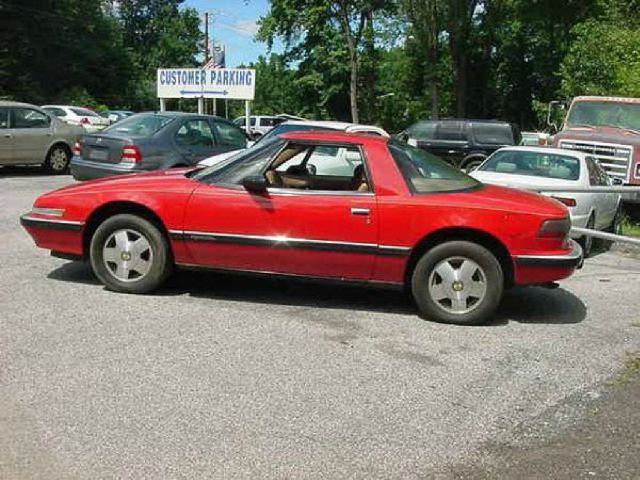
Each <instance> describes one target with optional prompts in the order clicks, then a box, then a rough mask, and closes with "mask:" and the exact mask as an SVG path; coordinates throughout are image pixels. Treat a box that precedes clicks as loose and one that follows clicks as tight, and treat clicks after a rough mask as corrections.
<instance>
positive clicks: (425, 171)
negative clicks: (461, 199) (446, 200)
mask: <svg viewBox="0 0 640 480" xmlns="http://www.w3.org/2000/svg"><path fill="white" fill-rule="evenodd" d="M389 152H390V153H391V156H392V157H393V159H394V160H395V161H396V164H397V165H398V169H399V170H400V172H401V173H402V176H403V177H404V179H405V181H406V182H407V185H408V187H409V189H410V190H411V191H412V192H413V193H418V194H420V193H439V192H453V191H458V190H466V189H469V188H475V187H479V186H480V185H482V184H481V183H480V182H478V181H477V180H475V179H473V178H471V177H470V176H469V175H467V174H466V173H463V172H461V171H460V170H458V169H457V168H454V167H452V166H451V165H449V164H448V163H445V162H443V161H442V160H440V159H439V158H438V157H436V156H435V155H431V154H430V153H427V152H425V151H424V150H422V149H419V148H415V147H412V146H410V145H407V144H406V143H401V142H396V141H390V142H389Z"/></svg>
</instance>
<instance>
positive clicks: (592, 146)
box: [559, 140, 633, 181]
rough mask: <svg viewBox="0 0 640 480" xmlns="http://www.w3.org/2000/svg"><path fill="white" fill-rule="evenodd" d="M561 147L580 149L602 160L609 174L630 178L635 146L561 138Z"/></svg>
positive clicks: (625, 178) (623, 178)
mask: <svg viewBox="0 0 640 480" xmlns="http://www.w3.org/2000/svg"><path fill="white" fill-rule="evenodd" d="M559 146H560V148H566V149H568V150H578V151H580V152H585V153H589V154H591V155H593V156H594V157H596V158H597V159H598V160H599V161H600V165H602V167H603V168H604V169H605V170H606V171H607V173H608V174H609V176H611V177H615V178H620V179H622V180H625V181H626V180H627V178H629V164H630V163H631V155H632V153H633V148H632V147H629V146H627V145H616V144H613V143H599V142H575V141H567V140H560V143H559Z"/></svg>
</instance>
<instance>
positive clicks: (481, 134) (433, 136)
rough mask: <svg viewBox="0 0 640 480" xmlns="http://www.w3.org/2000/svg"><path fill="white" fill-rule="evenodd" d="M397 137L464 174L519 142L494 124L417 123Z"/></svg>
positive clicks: (509, 130)
mask: <svg viewBox="0 0 640 480" xmlns="http://www.w3.org/2000/svg"><path fill="white" fill-rule="evenodd" d="M397 136H398V137H399V138H400V139H401V140H404V141H406V142H407V143H408V144H409V145H413V146H414V147H420V148H422V149H423V150H426V151H427V152H430V153H433V154H434V155H437V156H439V157H440V158H442V159H443V160H446V161H447V162H449V163H451V164H452V165H454V166H456V167H458V168H461V169H463V170H466V171H471V170H473V169H474V168H476V167H477V166H479V165H480V164H481V163H482V162H484V160H485V159H486V158H487V157H488V156H489V155H491V154H492V153H493V152H495V151H496V150H498V149H499V148H502V147H505V146H509V145H517V144H518V142H519V139H518V138H517V137H518V136H519V135H518V131H517V130H516V129H515V128H514V126H513V125H511V124H509V123H506V122H499V121H496V120H455V119H447V120H420V121H419V122H417V123H414V124H413V125H411V126H410V127H409V128H407V129H406V130H404V131H402V132H400V133H399V134H398V135H397Z"/></svg>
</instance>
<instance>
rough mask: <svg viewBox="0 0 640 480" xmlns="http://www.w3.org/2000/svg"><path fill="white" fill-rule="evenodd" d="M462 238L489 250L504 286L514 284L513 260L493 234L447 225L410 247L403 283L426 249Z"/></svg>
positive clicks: (407, 280)
mask: <svg viewBox="0 0 640 480" xmlns="http://www.w3.org/2000/svg"><path fill="white" fill-rule="evenodd" d="M456 240H463V241H468V242H472V243H475V244H478V245H480V246H482V247H484V248H486V249H487V250H489V251H490V252H491V253H492V254H493V255H494V256H495V257H496V259H497V260H498V262H499V263H500V266H501V268H502V272H503V274H504V284H505V288H509V287H511V286H513V284H514V268H513V260H512V258H511V255H510V254H509V250H508V249H507V247H506V246H505V245H504V243H502V242H501V241H500V240H498V239H497V238H496V237H494V236H493V235H491V234H489V233H487V232H485V231H483V230H478V229H474V228H466V227H448V228H443V229H441V230H437V231H435V232H432V233H430V234H429V235H427V236H425V237H424V238H422V239H421V240H420V241H419V242H418V243H417V244H416V245H415V247H413V248H412V249H411V254H410V256H409V260H408V262H407V267H406V270H405V284H406V285H409V284H410V281H411V275H412V274H413V270H414V269H415V266H416V264H417V263H418V260H420V258H421V257H422V256H423V255H424V254H425V252H426V251H427V250H429V249H430V248H433V247H435V246H436V245H440V244H442V243H445V242H450V241H456ZM408 282H409V283H408Z"/></svg>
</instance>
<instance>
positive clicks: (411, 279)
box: [21, 132, 582, 324]
mask: <svg viewBox="0 0 640 480" xmlns="http://www.w3.org/2000/svg"><path fill="white" fill-rule="evenodd" d="M21 222H22V225H23V226H24V227H25V228H26V229H27V230H28V232H29V233H30V234H31V236H32V237H33V238H34V240H35V242H36V244H37V245H38V246H39V247H42V248H46V249H48V250H51V251H52V254H53V255H56V256H61V257H63V258H75V259H88V260H89V261H90V262H91V266H92V268H93V271H94V272H95V274H96V276H97V277H98V278H99V279H100V280H101V281H102V282H103V283H104V284H105V285H106V286H107V287H108V288H109V289H111V290H114V291H118V292H126V293H146V292H150V291H152V290H154V289H156V288H158V287H159V286H160V285H161V284H162V282H163V281H164V280H165V279H166V278H167V277H168V276H169V275H170V273H171V271H172V270H173V269H174V267H197V268H202V267H204V268H210V269H215V270H233V271H243V272H262V273H269V274H284V275H292V276H303V277H314V278H321V279H333V280H341V281H357V282H368V283H371V284H376V285H392V286H405V287H408V289H409V290H410V291H411V292H412V294H413V297H414V299H415V302H416V304H417V306H418V309H419V311H420V313H421V314H422V315H423V316H424V317H426V318H428V319H431V320H437V321H442V322H450V323H460V324H475V323H480V322H483V321H486V320H488V319H489V318H490V317H491V314H492V313H493V312H494V310H495V309H496V307H497V306H498V304H499V302H500V299H501V297H502V292H503V289H504V288H508V287H511V286H513V285H532V284H533V285H535V284H547V283H549V282H553V281H555V280H559V279H562V278H565V277H568V276H569V275H571V274H572V273H573V271H574V270H575V269H576V268H577V267H579V266H580V264H581V262H582V251H581V249H580V247H579V246H578V245H577V244H576V243H575V242H574V241H572V240H571V239H569V237H568V233H569V229H570V222H569V215H568V212H567V210H566V208H565V207H564V206H563V205H562V204H560V203H559V202H557V201H555V200H552V199H549V198H546V197H543V196H540V195H537V194H533V193H527V192H524V191H519V190H512V189H508V188H501V187H494V186H488V185H483V184H482V183H480V182H478V181H477V180H474V179H473V178H471V177H469V176H467V175H466V174H464V173H462V172H460V171H458V170H456V169H454V168H453V167H450V166H449V165H447V164H445V163H444V162H442V161H440V160H438V159H437V158H435V157H433V156H432V155H430V154H428V153H426V152H424V151H422V150H419V149H416V148H413V147H411V146H409V145H407V144H405V143H401V142H396V141H394V140H389V139H387V138H383V137H374V136H365V135H353V134H345V133H333V132H332V133H330V132H297V133H288V134H283V135H281V136H278V137H275V138H273V139H271V140H270V141H268V142H261V143H260V144H259V145H256V147H255V148H252V149H248V150H245V151H244V152H242V153H240V154H238V155H237V156H235V157H232V158H229V159H227V160H224V161H223V162H221V163H219V164H218V165H215V166H212V167H207V168H204V169H200V170H193V169H192V170H185V169H181V170H175V169H174V170H166V171H162V172H154V173H144V174H139V175H127V176H120V177H112V178H107V179H102V180H97V181H93V182H88V183H83V184H76V185H71V186H68V187H65V188H62V189H59V190H56V191H54V192H51V193H48V194H45V195H42V196H41V197H39V198H38V199H37V200H36V202H35V204H34V206H33V209H32V210H31V212H29V213H27V214H26V215H23V216H22V218H21Z"/></svg>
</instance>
